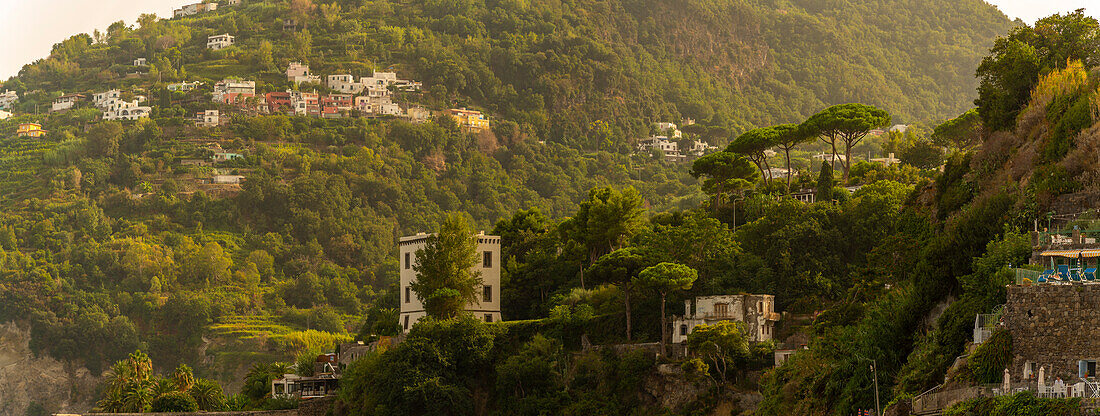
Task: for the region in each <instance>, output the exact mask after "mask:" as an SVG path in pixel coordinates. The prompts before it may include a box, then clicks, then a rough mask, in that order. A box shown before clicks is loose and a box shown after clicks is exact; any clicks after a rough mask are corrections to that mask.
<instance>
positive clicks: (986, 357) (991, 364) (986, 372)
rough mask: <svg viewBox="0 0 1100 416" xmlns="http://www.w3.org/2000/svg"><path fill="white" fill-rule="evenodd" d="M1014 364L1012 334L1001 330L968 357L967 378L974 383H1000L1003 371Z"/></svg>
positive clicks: (1002, 378)
mask: <svg viewBox="0 0 1100 416" xmlns="http://www.w3.org/2000/svg"><path fill="white" fill-rule="evenodd" d="M1011 365H1012V336H1011V335H1009V334H1008V331H1005V330H999V331H996V332H994V333H993V335H992V336H991V337H989V339H988V340H986V342H984V343H982V345H980V346H979V347H978V349H977V350H976V351H974V353H973V354H971V355H970V356H969V357H967V359H966V366H967V369H966V371H968V372H969V374H968V375H967V377H966V378H968V379H969V381H971V382H974V383H999V382H1001V381H1002V380H1004V374H1003V371H1004V369H1006V368H1009V366H1011Z"/></svg>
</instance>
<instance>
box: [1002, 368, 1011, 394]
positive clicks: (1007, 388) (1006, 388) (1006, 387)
mask: <svg viewBox="0 0 1100 416" xmlns="http://www.w3.org/2000/svg"><path fill="white" fill-rule="evenodd" d="M1011 377H1012V376H1010V375H1009V374H1008V369H1007V368H1006V369H1005V378H1004V382H1003V383H1001V394H1004V395H1007V394H1009V393H1011V391H1012V379H1011Z"/></svg>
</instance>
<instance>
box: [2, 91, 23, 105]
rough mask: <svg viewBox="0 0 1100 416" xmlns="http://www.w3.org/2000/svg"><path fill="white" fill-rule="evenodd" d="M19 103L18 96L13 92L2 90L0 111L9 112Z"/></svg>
mask: <svg viewBox="0 0 1100 416" xmlns="http://www.w3.org/2000/svg"><path fill="white" fill-rule="evenodd" d="M17 101H19V94H16V93H15V91H9V90H4V92H2V93H0V110H10V109H11V108H12V107H14V106H15V103H16V102H17Z"/></svg>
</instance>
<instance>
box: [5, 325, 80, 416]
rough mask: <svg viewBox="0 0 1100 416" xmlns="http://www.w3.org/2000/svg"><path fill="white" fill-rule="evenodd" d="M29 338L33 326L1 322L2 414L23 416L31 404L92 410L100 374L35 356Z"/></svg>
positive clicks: (47, 408) (51, 409)
mask: <svg viewBox="0 0 1100 416" xmlns="http://www.w3.org/2000/svg"><path fill="white" fill-rule="evenodd" d="M30 340H31V334H30V328H26V327H20V326H19V325H18V324H16V323H15V322H8V323H5V324H0V416H24V415H26V414H27V408H28V407H30V406H31V405H32V404H37V405H38V406H40V408H41V409H42V410H44V411H46V412H50V413H53V412H63V413H80V412H85V411H87V410H89V409H91V407H92V406H93V405H94V402H95V397H94V394H95V388H96V386H97V385H98V384H99V377H98V376H96V375H93V374H91V373H90V372H89V371H88V370H87V369H86V368H84V367H83V366H76V365H72V364H68V363H63V362H61V361H58V360H55V359H53V358H51V357H48V356H39V357H36V356H35V355H34V353H33V352H31V349H30V346H29V345H30ZM38 406H36V408H37V407H38Z"/></svg>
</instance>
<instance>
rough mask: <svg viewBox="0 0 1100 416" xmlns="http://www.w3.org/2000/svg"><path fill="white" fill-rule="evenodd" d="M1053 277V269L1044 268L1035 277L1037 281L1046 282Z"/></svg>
mask: <svg viewBox="0 0 1100 416" xmlns="http://www.w3.org/2000/svg"><path fill="white" fill-rule="evenodd" d="M1053 278H1054V270H1051V269H1046V270H1043V272H1042V273H1039V277H1038V278H1036V279H1035V281H1036V282H1038V283H1046V282H1049V281H1051V279H1053Z"/></svg>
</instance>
